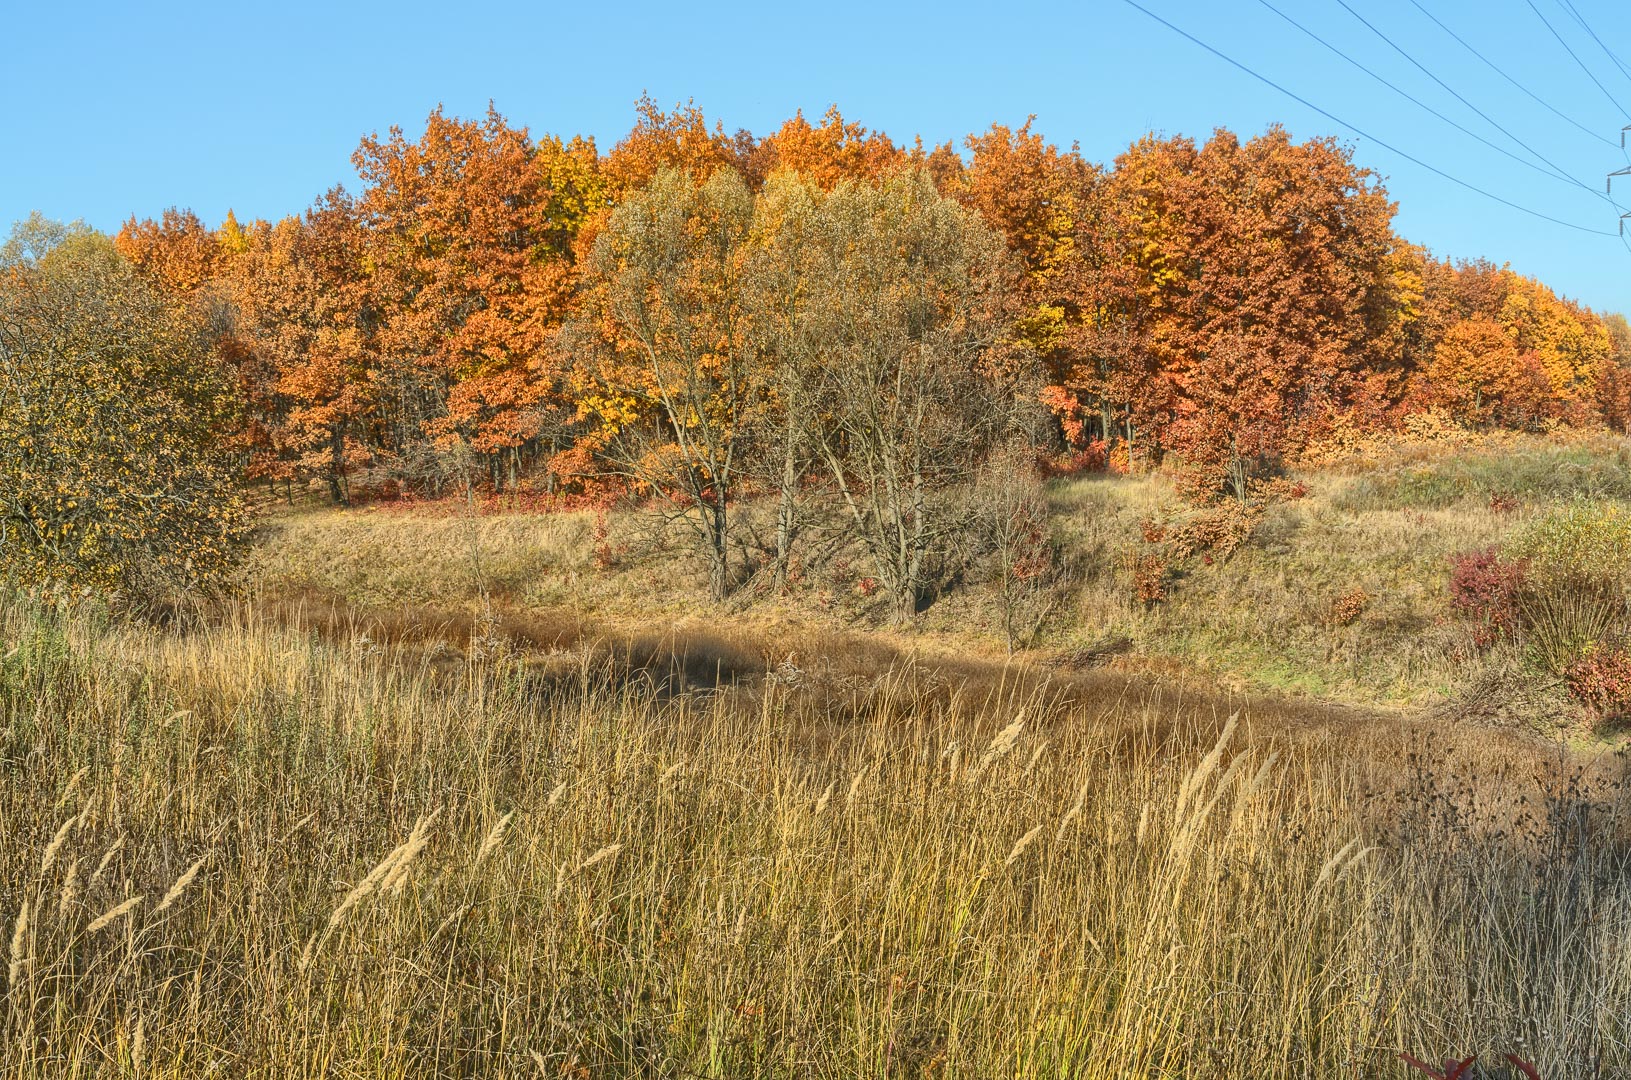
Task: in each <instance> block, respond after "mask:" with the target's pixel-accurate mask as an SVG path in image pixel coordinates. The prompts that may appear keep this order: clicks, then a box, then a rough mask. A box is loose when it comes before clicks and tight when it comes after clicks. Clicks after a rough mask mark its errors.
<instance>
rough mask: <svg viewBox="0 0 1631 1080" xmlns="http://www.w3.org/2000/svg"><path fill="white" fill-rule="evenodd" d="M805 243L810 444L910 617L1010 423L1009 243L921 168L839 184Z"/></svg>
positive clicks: (900, 610)
mask: <svg viewBox="0 0 1631 1080" xmlns="http://www.w3.org/2000/svg"><path fill="white" fill-rule="evenodd" d="M808 248H809V250H808V256H807V260H806V263H805V265H804V266H803V268H802V273H803V277H804V282H803V290H802V297H801V322H802V324H803V326H802V334H801V339H802V341H804V342H805V343H807V352H808V353H809V355H808V356H807V358H806V361H807V363H806V367H805V373H806V377H807V378H808V380H809V385H810V387H811V390H812V392H811V394H810V399H811V400H810V407H811V408H813V409H814V410H815V411H816V412H817V413H819V415H820V416H821V418H822V420H821V422H820V423H818V424H815V425H813V426H812V436H813V440H814V443H815V446H816V448H817V451H818V452H819V454H820V456H821V458H822V459H823V461H824V462H825V463H826V465H827V468H828V470H829V471H830V472H831V474H832V479H833V482H834V484H835V486H836V487H837V490H838V493H839V495H840V497H841V499H842V501H843V503H844V506H845V507H846V509H847V511H848V514H849V516H850V519H851V520H852V522H853V523H854V527H855V529H856V532H857V535H858V536H859V537H860V539H861V540H862V542H863V543H864V544H865V546H866V548H867V551H868V553H869V554H870V556H871V558H872V560H873V563H874V565H875V567H876V569H877V574H878V579H879V581H880V583H882V584H883V585H884V587H885V588H886V589H888V590H889V592H890V595H891V596H892V597H893V600H894V606H895V617H896V619H897V620H900V621H904V620H906V619H909V618H910V617H911V616H912V615H913V614H914V613H915V612H916V610H917V607H918V604H919V602H920V600H921V599H922V597H923V594H924V590H925V585H926V583H927V581H928V575H929V571H930V567H931V564H932V562H933V560H934V559H936V558H937V557H938V556H939V554H940V553H941V552H942V551H943V550H944V547H945V543H946V540H947V539H948V537H949V535H950V534H951V533H952V532H954V531H955V530H957V529H959V528H961V527H963V526H964V525H965V524H966V523H965V522H963V521H960V520H959V519H958V518H957V516H956V515H955V514H953V513H949V512H948V507H947V505H946V503H945V501H944V500H943V499H942V498H941V494H942V493H943V492H944V491H945V490H946V489H947V488H948V487H949V486H950V485H952V484H955V483H958V482H960V481H963V480H965V479H966V478H967V477H968V476H969V474H970V472H971V470H972V469H973V467H974V466H975V465H976V464H977V463H978V461H979V460H980V458H981V456H982V455H983V453H984V451H985V450H986V448H988V447H989V446H991V445H992V444H993V443H994V442H995V441H997V439H998V438H999V437H1000V436H1001V435H1002V434H1003V433H1004V432H1005V431H1007V430H1008V429H1010V428H1011V426H1012V424H1013V423H1014V419H1015V414H1016V407H1017V404H1018V402H1019V400H1020V394H1019V392H1018V386H1017V382H1016V379H1015V377H1014V375H1013V372H1012V370H1011V369H1010V367H1009V366H1008V365H1007V364H1005V363H1003V361H1004V360H1006V359H1008V358H1010V353H1009V352H1008V347H1009V342H1010V329H1011V326H1012V317H1011V307H1010V304H1011V299H1010V298H1011V296H1012V293H1011V290H1010V288H1009V285H1010V283H1011V281H1012V271H1011V268H1010V267H1009V266H1008V264H1007V262H1006V257H1005V254H1004V249H1003V245H1002V242H1001V240H1000V238H998V237H997V236H996V235H995V234H994V233H993V232H992V231H991V230H990V229H989V228H987V227H986V226H985V225H984V224H983V223H982V222H981V221H980V220H979V219H978V217H977V216H976V215H975V214H974V213H973V212H971V211H969V210H967V209H965V208H964V207H962V206H960V205H958V204H957V203H956V202H954V201H953V200H951V199H947V198H943V197H942V196H941V195H940V194H939V193H938V191H936V189H935V187H934V184H933V183H932V182H931V181H930V179H929V178H928V176H926V175H924V174H922V173H906V174H902V175H900V176H898V177H895V178H893V179H891V180H890V181H888V182H887V183H885V184H884V185H883V186H881V187H873V186H870V185H865V184H858V183H850V184H845V185H840V186H839V187H838V188H836V189H835V190H834V191H833V192H832V194H831V195H829V196H827V198H826V199H825V200H823V201H822V202H821V204H820V207H819V210H818V212H817V213H816V215H815V221H814V222H813V225H812V227H811V228H810V230H809V235H808Z"/></svg>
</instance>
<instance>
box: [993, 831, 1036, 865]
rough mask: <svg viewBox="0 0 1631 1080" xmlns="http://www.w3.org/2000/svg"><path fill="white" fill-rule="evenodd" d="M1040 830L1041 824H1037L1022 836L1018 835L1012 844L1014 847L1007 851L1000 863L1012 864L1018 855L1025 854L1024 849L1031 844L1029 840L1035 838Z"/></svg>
mask: <svg viewBox="0 0 1631 1080" xmlns="http://www.w3.org/2000/svg"><path fill="white" fill-rule="evenodd" d="M1041 831H1042V826H1040V825H1037V826H1035V827H1033V828H1032V829H1031V831H1030V832H1028V833H1026V834H1025V835H1024V836H1022V837H1020V838H1019V840H1018V842H1016V843H1015V844H1014V849H1013V850H1012V851H1010V852H1009V853H1008V858H1007V859H1006V860H1005V861H1004V862H1003V864H1002V865H1004V866H1012V865H1014V863H1015V862H1016V861H1018V859H1019V857H1020V856H1021V855H1023V854H1025V849H1026V848H1028V847H1030V846H1031V841H1033V840H1035V839H1036V837H1037V834H1038V833H1040V832H1041Z"/></svg>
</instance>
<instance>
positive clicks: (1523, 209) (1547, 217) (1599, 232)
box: [1123, 0, 1619, 236]
mask: <svg viewBox="0 0 1631 1080" xmlns="http://www.w3.org/2000/svg"><path fill="white" fill-rule="evenodd" d="M1123 2H1124V3H1125V4H1127V6H1128V7H1131V8H1134V9H1136V10H1138V11H1141V12H1143V13H1144V14H1145V15H1146V16H1148V17H1149V18H1151V19H1153V20H1155V21H1156V22H1158V23H1160V24H1161V25H1162V26H1165V27H1166V28H1167V29H1168V30H1171V31H1172V32H1173V33H1175V34H1177V35H1178V36H1179V37H1182V38H1184V39H1186V40H1188V41H1190V42H1191V43H1193V44H1195V45H1198V46H1200V47H1201V48H1203V49H1205V50H1206V51H1207V52H1209V53H1211V54H1212V55H1213V56H1215V57H1217V58H1218V59H1219V60H1222V61H1223V62H1224V63H1226V64H1229V65H1230V66H1231V67H1234V68H1237V69H1239V70H1240V71H1243V72H1245V73H1246V74H1247V75H1250V76H1251V77H1252V78H1254V79H1256V80H1257V81H1258V82H1261V83H1263V84H1265V85H1266V86H1269V87H1271V88H1273V89H1275V90H1278V91H1279V92H1280V93H1282V94H1284V95H1285V96H1286V97H1289V98H1290V99H1291V100H1293V101H1295V102H1297V103H1298V104H1300V105H1302V106H1304V107H1305V108H1308V109H1312V110H1313V111H1314V112H1316V113H1319V114H1320V115H1321V116H1323V117H1325V118H1326V119H1327V120H1329V121H1331V122H1332V123H1334V124H1338V125H1340V126H1342V127H1345V128H1347V129H1348V130H1349V131H1351V132H1353V133H1354V134H1355V135H1358V136H1359V137H1360V138H1362V139H1369V140H1370V141H1371V142H1373V143H1375V144H1376V145H1377V146H1380V147H1382V148H1383V149H1384V150H1389V151H1392V152H1393V153H1395V154H1397V155H1399V156H1400V157H1402V158H1404V159H1405V160H1406V161H1408V162H1410V163H1412V164H1414V165H1418V166H1420V167H1421V168H1423V169H1426V170H1427V171H1428V172H1430V173H1432V174H1433V175H1435V176H1438V177H1441V178H1443V179H1445V180H1448V181H1449V182H1450V183H1452V184H1455V185H1456V186H1457V187H1461V188H1465V189H1466V190H1468V191H1471V192H1473V193H1474V194H1477V195H1482V196H1483V197H1484V198H1486V199H1489V200H1490V201H1491V202H1497V203H1500V204H1501V205H1502V206H1505V207H1509V208H1510V209H1513V210H1516V211H1518V212H1519V213H1523V214H1528V215H1529V216H1530V217H1535V218H1540V219H1541V220H1542V221H1549V222H1551V223H1552V224H1554V225H1561V226H1563V227H1564V228H1566V229H1574V230H1575V231H1576V232H1583V233H1590V234H1591V235H1593V236H1618V235H1619V234H1618V233H1613V232H1608V231H1607V230H1604V229H1593V228H1591V227H1590V226H1589V225H1577V224H1575V223H1574V222H1572V221H1565V220H1563V219H1562V218H1558V217H1553V216H1552V215H1551V214H1546V213H1542V212H1541V211H1539V210H1533V209H1530V208H1529V207H1527V206H1523V205H1521V204H1519V203H1515V202H1513V201H1512V200H1510V199H1504V198H1502V197H1501V196H1499V195H1496V194H1495V193H1493V192H1491V191H1486V190H1485V189H1483V188H1481V187H1479V186H1477V185H1476V184H1472V183H1469V182H1467V181H1466V180H1463V179H1461V178H1460V177H1458V176H1452V175H1450V174H1449V173H1447V172H1445V171H1444V170H1443V169H1440V168H1438V167H1436V166H1433V165H1429V164H1428V163H1427V162H1425V161H1423V160H1422V159H1421V158H1418V157H1416V156H1415V155H1414V154H1410V153H1407V152H1405V151H1404V150H1401V149H1399V148H1398V147H1396V146H1394V145H1392V144H1391V143H1388V142H1384V141H1383V140H1381V139H1379V138H1377V137H1376V136H1374V135H1372V134H1370V133H1369V132H1367V131H1366V130H1364V129H1363V128H1361V127H1359V126H1358V125H1356V124H1352V123H1349V122H1348V121H1346V120H1344V119H1342V118H1341V117H1340V116H1337V115H1336V114H1334V113H1331V112H1328V111H1326V110H1325V109H1322V108H1320V107H1319V106H1318V105H1315V104H1314V103H1313V102H1312V101H1309V100H1308V99H1307V98H1305V97H1303V96H1302V95H1300V94H1297V93H1295V92H1293V91H1291V90H1288V89H1286V88H1285V87H1284V86H1281V85H1280V84H1279V83H1277V82H1275V81H1274V80H1273V79H1271V78H1269V77H1268V76H1267V75H1263V74H1260V73H1259V72H1257V71H1255V70H1253V69H1252V68H1250V67H1248V66H1247V65H1245V64H1243V63H1241V62H1240V61H1239V60H1236V59H1235V58H1234V57H1232V56H1229V55H1228V54H1226V53H1224V52H1221V51H1219V50H1218V49H1215V48H1213V47H1212V46H1211V45H1208V44H1207V43H1206V42H1204V41H1202V40H1201V39H1200V38H1198V37H1196V36H1195V35H1194V34H1191V33H1190V32H1189V31H1187V30H1185V29H1183V28H1182V27H1179V26H1175V25H1174V24H1172V23H1170V22H1168V21H1167V20H1166V19H1163V18H1162V17H1161V16H1159V15H1157V14H1156V13H1155V12H1153V11H1151V10H1150V9H1149V8H1147V7H1145V6H1144V5H1143V4H1140V3H1138V2H1137V0H1123Z"/></svg>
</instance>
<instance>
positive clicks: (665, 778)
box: [657, 761, 685, 787]
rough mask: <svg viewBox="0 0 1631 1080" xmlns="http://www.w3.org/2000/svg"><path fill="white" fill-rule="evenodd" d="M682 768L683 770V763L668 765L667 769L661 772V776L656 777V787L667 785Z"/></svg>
mask: <svg viewBox="0 0 1631 1080" xmlns="http://www.w3.org/2000/svg"><path fill="white" fill-rule="evenodd" d="M683 768H685V762H683V761H676V762H674V764H672V765H670V766H669V767H668V768H666V769H664V770H663V774H662V775H661V776H659V777H657V786H658V787H662V786H663V785H664V784H666V783H668V782H669V781H670V780H672V779H673V778H674V774H675V773H677V772H679V771H680V770H681V769H683Z"/></svg>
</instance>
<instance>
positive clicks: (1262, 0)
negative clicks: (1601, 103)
mask: <svg viewBox="0 0 1631 1080" xmlns="http://www.w3.org/2000/svg"><path fill="white" fill-rule="evenodd" d="M1257 2H1258V3H1259V4H1262V5H1263V6H1264V7H1266V8H1268V9H1269V10H1270V11H1272V12H1274V14H1276V15H1278V16H1280V18H1282V19H1284V20H1285V21H1286V22H1288V23H1290V24H1291V25H1292V26H1294V27H1296V28H1297V29H1298V30H1300V31H1302V32H1303V33H1304V34H1306V35H1307V36H1308V37H1311V38H1313V39H1314V40H1315V41H1317V42H1319V43H1320V44H1321V45H1323V46H1325V47H1326V48H1327V49H1329V50H1330V51H1331V52H1334V53H1336V54H1337V55H1338V56H1340V57H1342V59H1344V60H1346V61H1347V62H1348V63H1350V64H1352V65H1353V66H1354V67H1356V68H1358V69H1359V70H1360V71H1363V72H1364V73H1365V74H1366V75H1369V76H1370V77H1371V78H1372V79H1375V80H1376V81H1377V82H1379V83H1381V84H1382V85H1383V86H1385V87H1387V88H1388V89H1389V90H1392V91H1393V92H1394V93H1395V94H1398V95H1399V96H1400V97H1402V98H1404V99H1405V100H1406V101H1408V102H1410V103H1412V104H1413V105H1416V106H1417V107H1419V108H1421V109H1423V110H1425V111H1427V112H1429V113H1432V114H1433V115H1434V116H1436V117H1438V118H1439V119H1440V120H1442V121H1444V122H1445V123H1446V124H1449V125H1450V126H1451V127H1453V128H1455V129H1456V130H1457V131H1459V132H1461V133H1462V134H1463V135H1466V136H1467V137H1468V138H1471V139H1476V140H1478V141H1479V142H1481V143H1483V144H1484V145H1485V146H1487V147H1489V148H1490V149H1491V150H1493V151H1495V152H1496V153H1497V154H1502V155H1504V156H1506V157H1508V158H1511V159H1512V160H1513V161H1516V162H1517V163H1518V164H1519V165H1522V166H1524V167H1525V168H1528V169H1533V170H1535V171H1536V172H1538V173H1540V174H1541V175H1542V176H1546V177H1550V178H1551V179H1553V180H1557V181H1560V182H1562V183H1566V184H1571V185H1573V186H1575V187H1584V186H1585V185H1584V184H1582V183H1581V182H1580V181H1578V180H1576V179H1574V177H1572V176H1569V175H1567V174H1564V173H1561V172H1556V171H1553V170H1552V169H1548V168H1545V167H1543V166H1540V165H1536V164H1535V163H1534V162H1532V161H1530V160H1529V159H1528V158H1524V157H1520V156H1519V155H1517V154H1514V153H1513V152H1512V151H1510V150H1508V149H1507V148H1506V147H1504V146H1500V145H1498V144H1496V143H1494V142H1491V141H1490V140H1489V139H1486V138H1484V137H1483V136H1482V135H1480V134H1478V133H1477V132H1476V131H1473V130H1472V129H1471V128H1469V127H1467V126H1465V125H1464V124H1461V123H1459V122H1457V121H1455V120H1453V119H1451V118H1450V117H1448V116H1445V115H1444V114H1443V113H1441V112H1439V111H1438V110H1437V109H1435V108H1433V106H1431V105H1429V104H1427V102H1425V101H1423V100H1421V99H1420V98H1418V97H1416V96H1415V95H1414V94H1411V93H1410V92H1409V91H1408V90H1404V89H1401V88H1400V87H1399V86H1398V85H1397V84H1395V83H1392V82H1389V81H1388V80H1387V79H1386V78H1384V77H1383V76H1381V75H1378V74H1377V73H1376V72H1375V71H1373V70H1371V69H1370V68H1368V67H1366V66H1365V65H1364V64H1362V63H1360V62H1359V61H1358V60H1355V59H1354V58H1353V57H1351V56H1349V55H1348V54H1347V53H1345V52H1343V51H1342V50H1341V49H1339V48H1337V47H1336V46H1335V45H1333V44H1331V43H1330V42H1329V41H1326V40H1325V39H1324V38H1322V37H1320V36H1319V35H1318V34H1317V33H1315V32H1314V31H1312V30H1310V29H1309V28H1308V27H1306V26H1304V25H1303V24H1302V23H1300V22H1298V21H1297V20H1296V19H1293V18H1292V17H1291V16H1290V15H1287V14H1286V13H1285V12H1284V11H1281V10H1280V9H1279V8H1277V7H1275V6H1274V5H1273V4H1271V3H1269V0H1257ZM1598 137H1599V138H1602V136H1598ZM1603 141H1604V142H1609V140H1607V139H1604V140H1603ZM1609 145H1610V146H1612V145H1613V143H1611V142H1610V143H1609Z"/></svg>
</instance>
